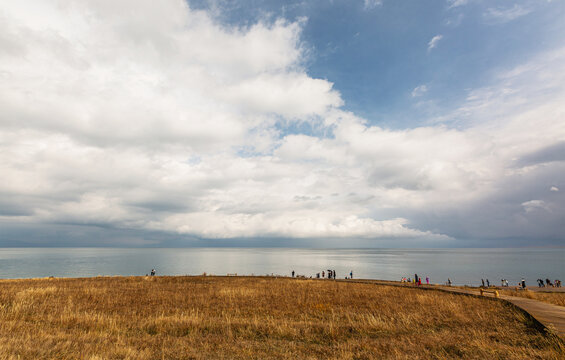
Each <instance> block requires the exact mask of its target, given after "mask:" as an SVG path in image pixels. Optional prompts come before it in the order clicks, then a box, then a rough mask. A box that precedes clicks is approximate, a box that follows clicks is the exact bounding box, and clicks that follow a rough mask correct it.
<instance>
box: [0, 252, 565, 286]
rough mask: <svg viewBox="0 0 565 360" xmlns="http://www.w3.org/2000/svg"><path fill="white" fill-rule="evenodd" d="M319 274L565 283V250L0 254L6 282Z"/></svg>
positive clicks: (462, 281) (463, 281) (1, 274)
mask: <svg viewBox="0 0 565 360" xmlns="http://www.w3.org/2000/svg"><path fill="white" fill-rule="evenodd" d="M152 268H155V269H156V270H157V275H199V274H202V273H204V272H206V273H208V274H215V275H225V274H228V273H231V274H233V273H237V274H240V275H252V274H253V275H266V274H269V275H270V274H275V275H277V274H278V275H289V274H290V272H291V271H292V270H294V271H296V273H297V274H302V275H305V276H315V274H316V273H317V272H321V271H326V270H327V269H333V270H336V272H337V276H338V278H344V277H345V276H348V275H349V272H350V271H353V276H354V278H371V279H388V280H399V279H400V278H402V277H403V276H406V277H413V276H414V273H417V274H418V275H419V276H421V277H422V278H424V279H425V277H426V276H429V277H430V279H431V282H432V283H444V282H445V281H447V278H448V277H449V278H451V280H452V281H453V283H454V284H458V285H478V284H479V283H480V281H481V278H484V279H487V278H488V279H489V280H490V281H491V284H495V285H498V284H500V279H502V278H505V279H508V280H509V281H510V284H511V285H514V284H516V283H517V282H518V281H519V280H520V279H521V278H522V277H524V278H525V279H526V282H527V284H528V285H532V286H533V285H535V280H536V279H537V278H543V279H545V278H550V279H551V280H554V279H561V280H565V248H559V249H546V248H543V249H541V248H523V249H410V250H407V249H349V250H343V249H285V248H282V249H281V248H253V249H250V248H134V249H131V248H127V249H122V248H0V278H33V277H47V276H55V277H90V276H98V275H145V274H147V273H149V272H150V271H151V269H152Z"/></svg>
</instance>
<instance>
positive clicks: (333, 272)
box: [332, 270, 335, 280]
mask: <svg viewBox="0 0 565 360" xmlns="http://www.w3.org/2000/svg"><path fill="white" fill-rule="evenodd" d="M332 274H333V276H334V280H335V270H333V271H332Z"/></svg>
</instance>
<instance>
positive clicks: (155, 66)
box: [0, 0, 445, 238]
mask: <svg viewBox="0 0 565 360" xmlns="http://www.w3.org/2000/svg"><path fill="white" fill-rule="evenodd" d="M30 6H33V7H34V8H35V10H38V9H41V16H37V15H36V14H38V12H36V11H30V9H29V8H28V7H30ZM132 8H135V9H136V11H131V9H132ZM2 11H3V13H4V14H5V18H6V20H7V21H5V22H4V21H3V22H2V25H1V26H2V27H3V30H5V32H4V31H3V33H8V34H10V36H9V37H8V38H6V39H4V40H2V41H9V42H10V46H9V47H8V48H9V49H11V51H9V52H5V53H3V54H2V55H1V56H0V69H1V71H0V73H1V74H2V76H3V78H4V80H5V81H2V82H1V83H0V105H1V106H2V109H3V114H2V117H1V118H0V148H1V150H2V151H1V153H0V154H1V155H0V160H1V161H2V164H3V165H2V173H3V179H4V181H3V182H2V185H1V186H0V192H1V193H2V194H6V195H5V196H2V200H1V201H0V221H2V222H3V223H4V224H7V225H9V226H11V227H14V226H15V227H18V226H22V225H26V226H29V227H30V228H31V227H33V226H35V225H37V224H45V226H47V225H50V226H51V225H59V226H61V228H65V229H67V227H68V226H77V227H102V228H108V229H130V230H132V231H137V232H139V231H148V232H153V231H162V232H168V233H177V234H186V235H190V236H195V237H209V238H226V237H289V238H303V237H310V238H314V237H318V238H319V237H337V238H342V237H347V236H356V237H360V238H382V237H385V236H386V237H403V238H414V237H433V236H436V235H434V234H432V233H431V232H430V231H420V230H417V229H413V228H411V227H410V226H409V222H408V220H406V219H405V218H402V217H398V216H395V217H392V216H385V217H384V218H382V219H377V218H374V217H371V215H370V214H369V213H368V212H367V210H366V209H365V208H364V206H363V204H362V203H355V202H353V203H351V204H348V203H349V202H350V201H351V200H350V199H351V198H350V197H348V195H347V194H346V193H344V190H343V189H342V188H341V185H340V184H341V182H343V181H347V180H346V179H344V178H342V177H339V178H336V179H333V180H332V179H327V177H328V175H329V174H330V173H331V172H332V171H335V170H337V165H336V164H335V161H336V160H337V158H331V157H330V156H331V154H334V155H335V156H336V157H337V156H344V157H347V155H344V149H343V148H341V147H339V146H336V147H335V148H334V149H333V150H332V149H331V147H333V145H332V146H330V148H328V144H326V143H325V140H323V139H318V138H310V137H302V138H301V137H300V136H292V135H287V134H285V129H286V128H287V127H293V126H301V125H302V124H309V126H310V127H311V128H313V129H316V128H318V129H320V131H323V132H331V127H332V125H326V124H325V123H326V122H327V120H328V118H329V117H330V116H329V114H334V113H340V111H339V110H338V109H339V107H340V106H341V105H342V104H343V101H342V99H341V96H340V94H339V93H338V92H337V91H335V90H334V89H333V84H332V83H331V82H329V81H327V80H323V79H314V78H312V77H310V76H308V74H307V73H306V71H305V69H304V68H303V67H302V63H303V61H304V57H305V54H304V50H303V47H302V44H301V41H300V33H301V31H302V24H303V21H302V20H300V21H298V22H288V21H284V20H274V21H259V22H257V23H255V24H251V25H249V26H247V27H229V26H225V25H222V24H219V23H216V21H215V20H214V18H213V17H211V16H210V15H209V14H208V13H207V12H204V11H195V10H192V9H190V8H189V7H188V6H187V4H186V2H184V1H181V0H169V1H164V2H163V3H161V4H160V5H159V6H155V4H154V2H151V1H148V0H142V1H124V2H120V3H119V4H115V3H113V2H110V1H99V2H95V3H80V4H71V3H67V2H61V3H58V4H57V5H54V4H49V3H44V2H37V3H35V4H31V3H25V4H24V3H8V4H3V5H2ZM299 149H304V151H308V152H309V153H308V154H304V153H302V154H299V153H297V151H298V150H299ZM316 149H319V152H318V153H316ZM305 155H306V156H305ZM309 158H310V159H312V160H311V161H310V162H309V160H308V159H309ZM319 162H320V163H319ZM305 174H307V175H305ZM336 192H340V193H341V194H342V195H340V196H334V195H332V194H334V193H336ZM363 196H364V195H363ZM297 198H302V199H310V198H311V199H313V200H307V201H306V200H305V201H299V202H297V201H295V199H297ZM138 234H139V233H136V236H138ZM444 238H445V237H444Z"/></svg>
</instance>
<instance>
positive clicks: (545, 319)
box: [339, 280, 565, 341]
mask: <svg viewBox="0 0 565 360" xmlns="http://www.w3.org/2000/svg"><path fill="white" fill-rule="evenodd" d="M339 281H344V282H357V283H364V284H375V285H387V286H399V287H405V288H417V289H422V290H436V291H445V292H449V293H454V294H461V295H470V296H477V297H488V298H492V299H495V300H501V301H506V302H509V303H511V304H512V305H514V306H516V307H518V308H520V309H521V310H522V311H525V312H526V313H528V314H529V315H530V316H531V317H533V318H534V319H535V320H536V321H538V322H539V323H540V324H541V325H543V326H544V327H545V329H546V330H547V331H548V332H550V333H553V334H556V335H557V336H559V337H560V338H561V339H562V340H564V341H565V307H563V306H558V305H553V304H549V303H545V302H541V301H538V300H533V299H527V298H521V297H516V296H507V295H500V297H499V298H498V299H497V298H495V297H494V296H493V295H490V294H488V293H487V294H488V295H486V296H482V295H480V292H479V289H476V290H471V289H462V288H457V287H448V286H437V285H422V286H419V287H415V286H414V285H409V284H402V283H400V282H396V281H384V280H339Z"/></svg>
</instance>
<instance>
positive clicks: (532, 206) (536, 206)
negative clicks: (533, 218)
mask: <svg viewBox="0 0 565 360" xmlns="http://www.w3.org/2000/svg"><path fill="white" fill-rule="evenodd" d="M522 206H523V207H524V210H525V211H526V212H527V213H529V212H532V211H536V210H540V209H543V210H547V205H546V203H545V202H544V201H543V200H530V201H526V202H523V203H522Z"/></svg>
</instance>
